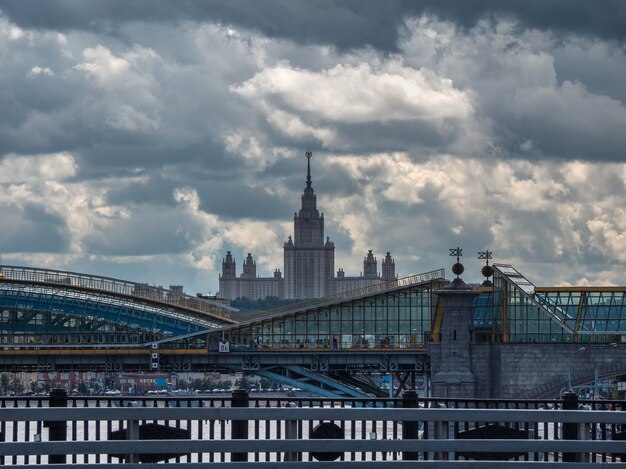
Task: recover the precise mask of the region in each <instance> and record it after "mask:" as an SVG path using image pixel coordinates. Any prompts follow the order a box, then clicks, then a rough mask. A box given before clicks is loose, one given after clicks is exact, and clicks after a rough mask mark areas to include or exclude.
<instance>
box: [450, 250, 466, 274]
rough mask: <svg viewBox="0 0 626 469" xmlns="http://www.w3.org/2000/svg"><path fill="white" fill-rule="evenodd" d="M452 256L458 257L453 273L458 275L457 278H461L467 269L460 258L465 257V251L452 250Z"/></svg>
mask: <svg viewBox="0 0 626 469" xmlns="http://www.w3.org/2000/svg"><path fill="white" fill-rule="evenodd" d="M450 256H452V257H454V256H456V264H454V265H453V266H452V273H454V274H455V275H456V278H459V275H461V274H462V273H463V271H464V270H465V267H463V264H461V262H460V259H459V258H460V257H461V256H463V249H461V248H459V247H457V248H456V249H450Z"/></svg>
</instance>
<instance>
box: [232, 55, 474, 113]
mask: <svg viewBox="0 0 626 469" xmlns="http://www.w3.org/2000/svg"><path fill="white" fill-rule="evenodd" d="M232 90H233V91H234V92H236V93H238V94H240V95H242V96H244V97H246V98H248V99H250V100H251V101H253V102H254V101H256V100H271V101H272V102H273V103H274V106H275V107H280V106H281V105H282V106H285V107H286V108H287V109H291V110H296V111H298V112H301V113H306V114H309V115H312V116H314V117H319V118H321V119H323V120H326V121H330V122H337V121H341V122H350V123H364V122H389V121H397V120H399V121H404V120H415V119H444V118H458V119H464V118H467V117H468V116H469V115H470V114H471V112H472V106H471V102H470V99H469V97H468V96H467V94H466V93H463V92H462V91H459V90H457V89H455V88H454V86H453V83H452V81H451V80H449V79H446V78H442V77H440V76H437V75H436V74H435V73H433V71H431V70H428V69H414V68H411V67H405V66H404V64H403V63H402V61H400V60H397V59H395V60H390V61H388V62H386V63H384V64H383V65H382V66H381V67H380V68H373V67H372V66H371V65H369V64H367V63H360V64H358V65H356V66H352V65H344V64H338V65H336V66H335V67H333V68H331V69H327V70H322V71H320V72H315V71H311V70H302V69H296V68H292V67H290V66H289V65H281V66H277V67H272V68H266V69H264V70H263V71H261V72H259V73H258V74H256V75H255V76H254V77H253V78H251V79H250V80H248V81H246V82H245V83H243V84H242V85H240V86H236V87H233V88H232Z"/></svg>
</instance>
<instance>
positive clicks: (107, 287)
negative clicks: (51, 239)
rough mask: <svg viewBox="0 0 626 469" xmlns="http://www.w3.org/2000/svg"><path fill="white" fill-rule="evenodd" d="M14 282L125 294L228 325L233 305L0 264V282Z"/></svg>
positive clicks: (115, 281)
mask: <svg viewBox="0 0 626 469" xmlns="http://www.w3.org/2000/svg"><path fill="white" fill-rule="evenodd" d="M5 281H14V282H16V283H17V282H19V283H25V284H29V285H32V284H42V285H56V286H58V287H62V288H63V289H77V290H86V291H97V292H101V293H109V294H113V295H120V296H125V297H132V298H137V299H143V300H148V301H151V302H154V303H160V304H165V305H169V306H174V307H176V308H178V309H184V310H188V311H191V312H195V313H202V314H205V315H208V316H212V317H214V318H216V319H218V318H219V319H221V320H222V321H224V322H229V323H231V324H234V323H236V321H232V320H230V319H229V315H230V313H231V312H232V311H236V309H235V308H231V307H230V306H227V305H224V304H222V303H219V302H216V301H211V300H206V299H202V298H197V297H194V296H189V295H185V294H180V293H177V292H173V291H171V290H167V289H165V288H162V287H153V286H150V285H147V284H143V283H136V282H128V281H125V280H119V279H115V278H110V277H100V276H97V275H87V274H81V273H77V272H66V271H62V270H52V269H39V268H33V267H19V266H11V265H3V266H0V283H1V282H5Z"/></svg>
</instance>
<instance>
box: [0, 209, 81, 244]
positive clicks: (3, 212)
mask: <svg viewBox="0 0 626 469" xmlns="http://www.w3.org/2000/svg"><path fill="white" fill-rule="evenodd" d="M0 219H1V220H2V230H0V244H1V245H2V249H3V251H4V252H48V253H64V252H67V250H68V248H69V239H70V236H69V233H68V229H67V224H66V222H65V219H64V218H63V217H62V216H61V215H58V214H54V213H49V212H47V211H46V210H45V208H44V207H42V206H41V205H35V204H26V205H25V206H24V207H23V208H22V209H18V208H16V207H11V206H2V205H0Z"/></svg>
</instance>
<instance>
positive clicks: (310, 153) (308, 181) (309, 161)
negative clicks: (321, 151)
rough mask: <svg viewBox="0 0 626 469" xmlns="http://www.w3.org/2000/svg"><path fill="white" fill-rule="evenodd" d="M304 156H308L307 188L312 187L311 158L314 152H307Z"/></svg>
mask: <svg viewBox="0 0 626 469" xmlns="http://www.w3.org/2000/svg"><path fill="white" fill-rule="evenodd" d="M304 156H306V186H307V187H311V157H312V156H313V152H310V151H307V152H305V153H304Z"/></svg>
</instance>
